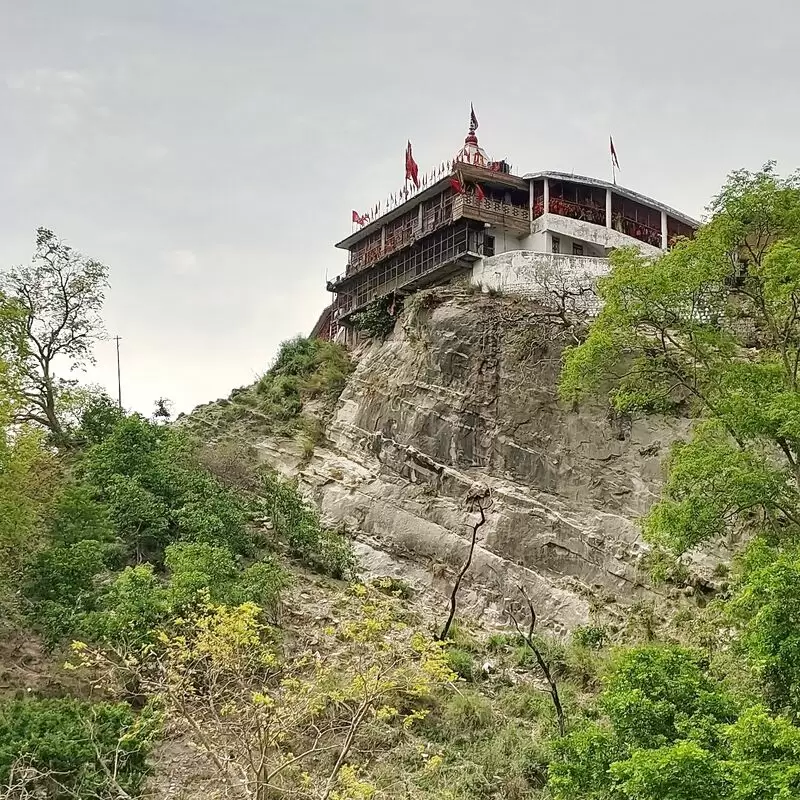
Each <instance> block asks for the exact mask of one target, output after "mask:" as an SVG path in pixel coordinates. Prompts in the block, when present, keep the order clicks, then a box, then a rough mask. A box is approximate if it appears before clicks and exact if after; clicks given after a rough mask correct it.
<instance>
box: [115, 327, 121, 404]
mask: <svg viewBox="0 0 800 800" xmlns="http://www.w3.org/2000/svg"><path fill="white" fill-rule="evenodd" d="M119 340H120V337H119V336H115V337H114V341H115V342H116V343H117V403H118V404H119V410H120V411H122V373H121V372H120V369H119Z"/></svg>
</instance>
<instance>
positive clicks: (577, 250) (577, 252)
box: [572, 244, 583, 256]
mask: <svg viewBox="0 0 800 800" xmlns="http://www.w3.org/2000/svg"><path fill="white" fill-rule="evenodd" d="M572 255H574V256H582V255H583V245H582V244H573V245H572Z"/></svg>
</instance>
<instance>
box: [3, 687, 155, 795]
mask: <svg viewBox="0 0 800 800" xmlns="http://www.w3.org/2000/svg"><path fill="white" fill-rule="evenodd" d="M157 730H158V717H157V715H156V714H155V713H154V712H153V711H152V710H150V709H146V710H145V711H144V712H143V713H142V714H141V715H140V716H138V717H137V716H136V715H135V714H134V713H133V711H132V710H131V708H130V707H129V706H128V705H127V704H125V703H87V702H82V701H79V700H76V699H71V698H62V699H43V700H40V699H30V698H27V699H24V700H14V701H2V702H0V794H2V795H3V796H6V794H5V792H4V791H3V787H6V786H8V783H9V777H10V775H11V771H12V769H13V768H14V766H15V764H16V763H17V762H18V761H19V762H21V763H22V764H24V765H25V766H26V767H29V768H30V769H29V770H27V775H28V778H29V779H28V781H26V783H27V785H26V786H25V787H24V789H23V790H22V792H21V793H20V794H19V795H16V794H15V795H13V796H15V797H16V796H20V797H22V796H25V797H43V798H53V800H61V798H72V797H87V798H88V797H97V798H116V797H120V796H122V794H121V792H120V791H119V788H121V789H122V790H123V791H124V792H126V793H128V794H129V795H135V794H137V793H138V791H139V790H140V788H141V785H142V781H143V779H144V777H145V775H146V774H147V771H148V770H147V755H148V752H149V750H150V745H151V743H152V741H153V738H154V737H155V735H156V733H157ZM48 774H50V775H52V776H53V777H55V776H57V782H56V781H54V780H53V777H50V778H49V779H48V778H47V777H46V776H47V775H48ZM112 774H115V775H116V782H117V783H118V784H119V788H117V787H115V786H114V784H113V781H112V779H111V777H110V776H111V775H112ZM19 775H25V773H19V774H18V775H17V777H19ZM23 792H24V794H23ZM8 796H12V795H10V794H9V795H8Z"/></svg>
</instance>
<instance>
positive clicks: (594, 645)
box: [572, 625, 608, 650]
mask: <svg viewBox="0 0 800 800" xmlns="http://www.w3.org/2000/svg"><path fill="white" fill-rule="evenodd" d="M572 641H573V643H574V644H576V645H578V646H579V647H588V648H589V649H591V650H600V649H601V648H602V647H604V646H605V645H606V644H607V643H608V634H607V633H606V631H605V629H604V628H598V627H597V626H595V625H582V626H580V627H578V628H575V630H574V631H573V632H572Z"/></svg>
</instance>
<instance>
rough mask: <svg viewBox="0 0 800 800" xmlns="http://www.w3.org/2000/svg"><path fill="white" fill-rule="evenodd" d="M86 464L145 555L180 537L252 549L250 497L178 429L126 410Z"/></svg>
mask: <svg viewBox="0 0 800 800" xmlns="http://www.w3.org/2000/svg"><path fill="white" fill-rule="evenodd" d="M80 468H81V472H82V474H83V476H84V479H85V481H86V482H87V483H88V484H89V485H90V486H91V487H92V489H93V490H94V492H95V493H96V495H97V497H98V498H99V499H100V500H101V501H103V502H104V503H105V504H106V505H107V506H108V509H109V514H110V517H111V520H112V522H113V523H114V525H115V526H116V527H117V530H118V532H119V534H120V536H121V537H122V539H123V541H125V542H126V544H127V545H128V547H129V550H130V551H131V552H132V553H134V554H136V555H137V556H138V557H140V558H141V557H142V556H150V557H152V558H155V559H159V558H160V557H161V555H162V553H163V550H164V548H165V547H166V546H167V545H169V544H170V543H171V542H175V541H179V540H188V541H195V542H206V543H208V544H214V545H225V546H227V547H230V548H231V549H232V550H233V551H234V552H247V551H248V550H249V549H251V544H250V541H249V538H248V536H247V528H246V521H247V514H246V507H245V504H244V502H243V501H242V500H241V499H240V498H239V497H238V496H237V495H236V494H235V493H234V492H233V491H231V490H230V489H227V488H225V487H224V486H222V485H221V484H220V483H219V482H218V481H217V480H216V479H215V478H214V477H213V476H211V475H210V474H209V473H208V472H206V470H204V469H203V468H202V466H201V465H200V463H199V461H198V459H197V456H196V452H195V445H194V443H193V442H191V441H190V440H189V439H188V438H187V437H186V435H185V434H184V433H183V432H182V431H180V430H176V429H173V428H169V427H166V426H161V425H156V424H154V423H152V422H149V421H148V420H146V419H144V418H143V417H140V416H138V415H133V416H130V417H125V418H124V419H123V420H121V421H120V422H119V424H118V425H117V426H116V427H115V429H114V430H113V432H112V433H111V434H110V435H108V436H107V437H106V438H105V439H104V440H103V441H102V442H100V443H99V444H96V445H93V446H92V447H90V448H89V449H88V450H87V452H86V455H85V457H84V458H83V460H82V462H81V464H80Z"/></svg>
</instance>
